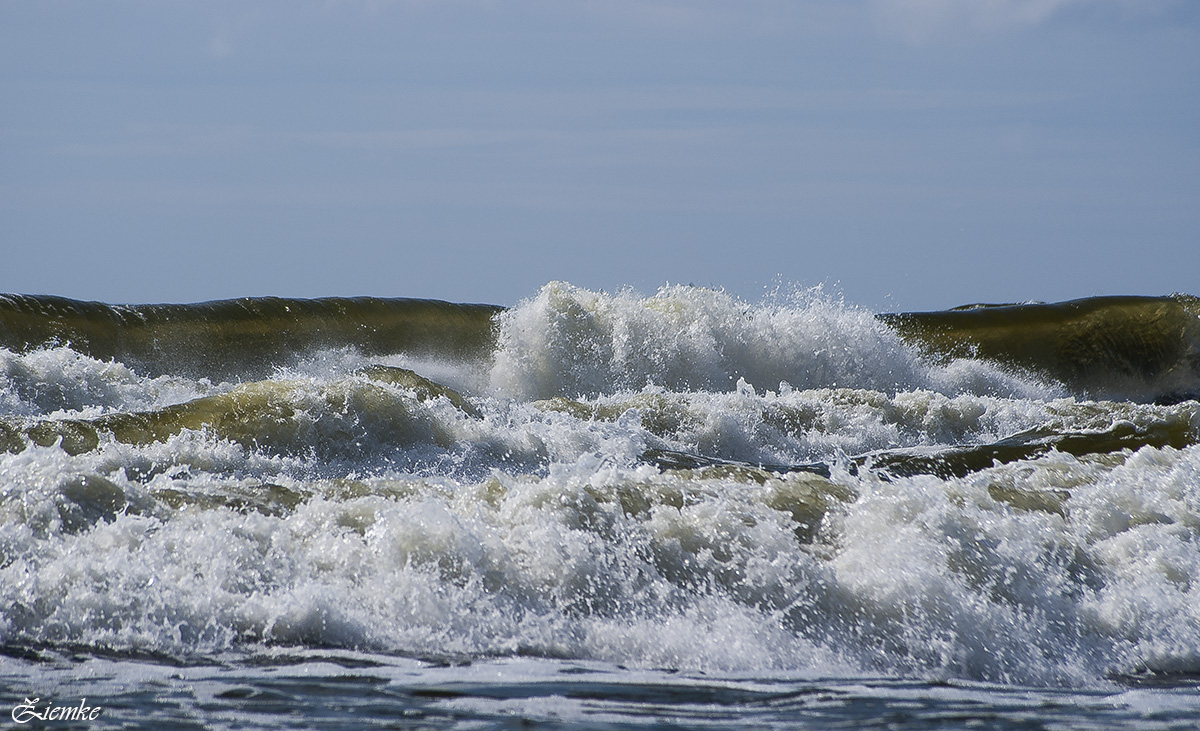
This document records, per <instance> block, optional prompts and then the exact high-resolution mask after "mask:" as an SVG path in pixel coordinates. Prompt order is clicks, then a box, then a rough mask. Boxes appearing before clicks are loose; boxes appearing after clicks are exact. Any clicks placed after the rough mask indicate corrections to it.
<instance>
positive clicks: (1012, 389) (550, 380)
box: [492, 282, 1062, 398]
mask: <svg viewBox="0 0 1200 731" xmlns="http://www.w3.org/2000/svg"><path fill="white" fill-rule="evenodd" d="M775 299H776V300H782V301H776V302H769V303H766V304H761V305H750V304H747V303H745V302H743V301H740V300H738V299H737V298H735V297H733V296H732V295H729V294H727V293H725V292H722V291H718V290H710V289H701V288H696V287H681V286H673V287H664V288H663V289H662V290H660V291H659V292H658V293H657V294H656V295H654V296H653V297H648V298H646V297H642V296H640V295H638V294H636V293H633V292H621V293H618V294H615V295H612V294H606V293H598V292H591V291H588V290H583V289H579V288H576V287H573V286H571V285H569V284H565V283H561V282H552V283H550V284H548V285H546V286H545V287H543V288H542V290H541V292H539V293H538V296H537V297H536V298H534V299H532V300H529V301H526V302H523V303H521V304H520V305H518V306H517V307H515V308H513V309H512V310H509V311H507V312H505V313H504V314H503V315H501V318H500V344H499V348H498V350H497V355H496V364H495V368H494V370H493V372H492V379H493V385H494V386H496V387H497V388H498V389H500V391H501V392H503V393H506V394H510V395H512V396H515V397H517V398H548V397H551V396H578V395H595V394H601V393H612V392H613V391H619V390H640V389H642V388H644V387H646V386H659V387H662V388H666V389H669V390H674V391H687V390H699V391H729V390H732V389H733V388H734V387H735V385H736V383H737V381H738V380H739V379H742V380H744V381H746V382H747V383H751V384H753V385H755V386H757V387H759V388H769V389H775V388H777V387H778V386H779V384H780V383H781V382H786V383H788V384H790V385H791V386H792V387H794V388H805V389H808V388H825V387H837V386H850V387H854V388H866V389H873V390H880V391H896V390H913V389H927V388H934V389H939V390H945V391H949V392H958V391H967V392H974V393H989V394H993V395H1006V396H1018V397H1024V398H1029V397H1033V396H1035V395H1036V396H1045V395H1048V394H1054V395H1061V393H1062V392H1061V391H1056V390H1054V389H1053V387H1050V386H1046V385H1043V384H1040V383H1037V382H1032V381H1028V380H1022V379H1020V378H1018V377H1017V376H1014V375H1012V374H1008V373H1004V372H1003V371H1001V370H1000V369H998V368H996V367H995V366H990V365H987V364H984V363H980V362H977V361H975V362H962V361H960V362H957V363H953V364H951V365H950V366H948V367H930V366H929V365H927V364H925V363H923V362H922V361H921V359H920V358H919V356H918V354H917V353H916V352H915V351H913V350H912V349H911V348H909V347H908V346H906V345H905V344H904V343H903V342H902V341H901V340H900V339H899V337H897V336H896V335H895V334H894V333H893V332H892V331H891V330H889V329H888V328H887V327H886V326H885V325H883V324H882V323H880V322H879V321H878V320H877V319H876V318H875V316H874V315H873V314H872V313H870V312H868V311H866V310H860V309H857V308H853V307H849V306H846V305H845V304H843V303H840V302H837V301H834V300H832V299H830V298H829V297H827V296H826V295H824V294H823V293H822V292H820V291H819V290H817V291H812V290H810V291H798V292H796V293H794V294H793V295H792V296H791V297H787V298H785V297H782V296H777V297H776V298H775Z"/></svg>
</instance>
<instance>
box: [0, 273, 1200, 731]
mask: <svg viewBox="0 0 1200 731" xmlns="http://www.w3.org/2000/svg"><path fill="white" fill-rule="evenodd" d="M1198 398H1200V300H1197V299H1196V298H1195V297H1192V296H1189V295H1187V294H1170V295H1164V296H1161V297H1158V296H1156V297H1143V296H1136V297H1135V296H1105V297H1092V298H1087V299H1080V300H1072V301H1067V302H1053V303H1038V302H1022V303H989V304H969V303H968V304H964V306H962V307H958V308H955V309H950V310H944V311H938V312H889V313H879V312H873V311H870V310H868V309H865V308H862V307H859V306H856V305H853V304H851V303H847V302H845V301H844V300H843V299H842V298H841V297H839V296H837V295H836V294H833V293H830V292H827V291H825V290H823V289H821V288H816V289H808V288H803V287H795V288H792V289H786V288H780V289H779V290H776V291H773V292H770V293H768V294H766V295H764V296H763V297H762V298H761V299H759V300H755V301H750V300H746V299H743V298H741V297H739V296H737V295H734V294H732V293H730V292H727V291H723V290H720V289H713V288H703V287H694V286H664V287H663V288H661V289H660V290H659V291H657V292H655V293H654V294H652V295H646V294H643V293H639V292H635V291H633V290H620V291H613V292H608V291H596V290H589V289H586V288H582V287H578V286H574V285H571V284H569V283H565V282H551V283H548V284H546V285H545V286H543V287H542V288H541V289H540V290H539V291H536V292H532V293H531V294H530V296H529V297H527V298H526V299H524V300H521V301H520V302H518V303H517V304H515V305H514V306H511V307H498V306H491V305H486V304H465V303H450V302H442V301H435V300H422V299H404V298H390V299H389V298H370V297H332V298H321V299H283V298H271V297H258V298H253V297H252V298H244V299H233V300H220V301H213V302H203V303H197V304H105V303H97V302H84V301H78V300H73V299H67V298H63V297H54V296H38V295H19V294H12V295H3V296H0V725H3V726H4V727H6V728H74V729H118V728H119V729H140V728H146V729H150V728H181V729H307V728H330V729H333V728H337V729H408V728H430V729H433V728H450V729H491V728H522V729H525V728H545V729H560V728H561V729H565V728H597V729H643V728H646V729H650V728H653V729H670V728H678V729H694V728H699V729H705V728H709V729H720V728H766V729H770V728H779V729H792V728H797V729H961V728H972V729H1061V730H1067V729H1139V730H1143V729H1151V730H1154V729H1164V730H1165V729H1195V728H1198V727H1200V401H1198V400H1197V399H1198Z"/></svg>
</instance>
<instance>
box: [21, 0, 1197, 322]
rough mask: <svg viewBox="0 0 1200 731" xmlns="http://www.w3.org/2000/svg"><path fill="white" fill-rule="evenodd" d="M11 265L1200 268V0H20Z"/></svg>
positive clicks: (629, 281)
mask: <svg viewBox="0 0 1200 731" xmlns="http://www.w3.org/2000/svg"><path fill="white" fill-rule="evenodd" d="M0 256H2V259H0V292H11V293H25V294H56V295H62V296H67V297H74V298H79V299H88V300H100V301H106V302H115V303H138V302H141V303H147V302H197V301H204V300H211V299H221V298H229V297H243V296H268V295H269V296H289V297H322V296H356V295H370V296H379V297H429V298H436V299H444V300H451V301H459V302H487V303H492V304H500V305H513V304H516V303H517V302H519V301H520V300H522V299H524V298H529V297H533V296H535V295H536V293H537V291H538V289H539V288H540V287H541V286H542V285H544V284H545V283H547V282H549V281H553V280H563V281H567V282H571V283H572V284H575V285H578V286H580V287H585V288H588V289H595V290H604V291H617V290H620V289H622V288H625V287H630V288H633V289H635V290H637V291H639V292H642V293H644V294H653V293H654V292H655V291H656V290H657V289H658V288H659V287H661V286H663V285H665V284H695V285H698V286H706V287H718V288H723V289H725V290H727V291H729V292H732V293H734V294H735V295H736V296H738V297H741V298H744V299H746V300H748V301H750V302H756V301H759V300H761V299H762V298H763V297H764V296H767V294H768V293H769V292H772V291H792V290H793V289H804V288H810V287H816V286H820V287H822V288H823V289H824V291H826V292H828V293H831V294H833V295H835V296H839V297H843V298H844V299H845V300H846V301H847V302H849V303H852V304H855V305H859V306H863V307H868V308H871V309H874V310H879V311H900V310H932V309H942V308H945V307H953V306H956V305H961V304H966V303H973V302H1019V301H1030V300H1041V301H1058V300H1065V299H1072V298H1076V297H1086V296H1093V295H1105V294H1152V295H1159V294H1168V293H1171V292H1188V293H1193V294H1198V295H1200V3H1198V2H1195V1H1194V0H812V1H805V0H790V1H788V0H741V1H739V2H730V1H729V0H695V1H692V2H683V1H676V0H641V1H638V2H634V1H631V0H604V1H595V2H593V1H590V0H576V1H572V0H541V1H534V0H509V1H504V2H501V1H499V0H462V1H458V0H394V1H389V0H361V1H357V0H340V1H332V0H330V1H323V2H313V1H307V0H286V1H282V0H281V1H264V2H254V1H253V0H251V1H239V2H226V1H224V0H211V1H208V2H203V3H196V2H175V1H171V0H153V1H150V0H146V1H128V2H126V1H121V0H114V1H111V2H103V3H96V2H92V1H90V0H88V1H78V0H59V1H57V2H48V1H44V0H0Z"/></svg>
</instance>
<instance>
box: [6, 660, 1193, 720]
mask: <svg viewBox="0 0 1200 731" xmlns="http://www.w3.org/2000/svg"><path fill="white" fill-rule="evenodd" d="M0 671H2V672H0V679H2V680H3V682H4V683H5V684H6V685H9V684H13V685H18V684H28V685H30V686H36V687H39V688H45V689H53V690H54V693H55V700H57V701H58V703H59V704H61V705H78V702H79V700H80V699H85V700H86V702H87V703H88V704H89V705H91V706H97V705H98V706H100V708H101V709H102V710H101V712H100V713H99V714H97V718H96V720H94V721H89V722H86V723H77V724H74V725H75V726H76V727H81V728H166V727H170V728H195V729H206V728H230V729H290V728H295V729H307V728H340V729H379V728H385V729H386V728H531V727H532V728H578V727H589V728H735V727H736V728H801V729H840V728H844V729H899V728H902V729H961V728H984V729H1147V730H1150V731H1156V730H1159V729H1191V728H1195V722H1196V718H1197V714H1200V694H1198V693H1197V689H1196V684H1195V683H1194V682H1191V683H1189V682H1171V683H1166V684H1153V683H1152V684H1143V683H1139V682H1137V681H1135V680H1133V679H1126V682H1125V683H1121V684H1113V685H1112V686H1110V687H1108V688H1092V689H1086V690H1084V689H1062V688H1030V687H1020V686H1011V685H997V684H988V683H979V682H970V681H962V680H946V681H933V682H931V681H926V680H914V679H902V678H887V677H861V676H859V677H855V676H848V677H809V676H806V675H802V674H789V673H765V674H764V673H738V674H727V675H721V674H718V675H708V674H705V673H696V672H691V673H689V672H679V671H664V670H653V669H631V668H626V667H621V666H616V665H609V664H605V663H598V662H583V661H571V660H555V659H546V658H500V659H483V660H476V661H467V660H465V659H458V660H456V661H447V660H436V661H435V660H416V659H408V658H400V657H394V656H381V655H371V654H366V653H357V652H348V651H311V650H307V651H306V650H297V649H278V650H275V651H271V652H267V653H264V654H261V655H257V656H252V657H240V658H236V659H235V658H229V657H227V658H222V659H220V660H213V661H210V662H206V663H203V664H192V665H184V666H181V665H177V664H173V663H169V662H163V661H161V660H159V661H154V660H147V659H129V658H113V657H97V656H95V655H90V654H81V655H76V654H71V653H56V654H55V655H54V656H52V657H51V656H45V657H42V658H40V659H39V660H38V661H36V662H30V661H28V660H24V661H22V660H16V659H11V658H10V659H6V660H5V661H3V662H2V663H0ZM2 700H3V702H4V703H5V705H6V707H8V708H12V707H14V706H15V705H17V704H20V703H22V702H24V701H25V699H24V698H21V697H20V694H17V695H16V696H12V695H11V694H7V695H6V696H5V697H3V699H2ZM47 700H48V699H47V698H46V696H45V695H43V697H42V699H41V701H42V703H41V704H40V705H39V706H38V709H39V710H40V711H43V712H44V708H45V704H46V701H47ZM7 720H8V719H7V718H6V719H5V721H7ZM25 726H26V727H37V726H38V722H37V721H36V720H35V721H33V722H32V723H31V724H25ZM46 726H47V727H59V728H65V727H71V726H72V722H70V721H66V722H47V723H46Z"/></svg>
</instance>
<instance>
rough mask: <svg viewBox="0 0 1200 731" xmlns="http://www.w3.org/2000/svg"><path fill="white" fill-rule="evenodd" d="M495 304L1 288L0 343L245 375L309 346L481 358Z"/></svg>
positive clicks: (489, 342)
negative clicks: (152, 298)
mask: <svg viewBox="0 0 1200 731" xmlns="http://www.w3.org/2000/svg"><path fill="white" fill-rule="evenodd" d="M500 309H501V308H499V307H494V306H491V305H469V304H452V303H449V302H441V301H437V300H420V299H379V298H373V297H331V298H324V299H281V298H277V297H256V298H244V299H236V300H219V301H214V302H204V303H200V304H192V305H175V304H163V305H108V304H103V303H99V302H81V301H78V300H71V299H66V298H62V297H49V296H28V295H4V296H0V347H5V348H9V349H12V350H15V351H26V350H29V349H32V348H36V347H39V346H42V345H46V344H50V343H60V344H63V343H69V344H70V346H71V348H72V349H74V350H76V351H77V352H80V353H84V354H87V355H89V356H91V357H94V358H98V359H101V360H119V361H121V362H123V363H127V364H137V365H139V366H141V367H143V368H145V369H147V370H148V371H150V372H156V373H161V372H167V371H177V372H183V373H187V374H189V375H203V376H209V377H221V378H224V377H231V376H239V377H242V378H246V377H253V376H256V375H259V376H261V375H263V374H265V373H269V371H270V369H271V368H272V367H273V366H276V365H280V364H285V363H287V362H289V361H290V360H292V359H293V358H295V356H296V355H298V354H302V353H304V352H306V351H310V350H313V349H316V348H331V347H354V348H357V349H359V350H360V351H362V352H363V353H366V354H384V353H399V352H404V353H410V354H413V355H436V356H441V357H449V358H463V359H472V358H482V357H486V356H487V355H488V354H490V352H491V350H492V348H493V347H494V335H493V332H492V329H493V318H494V316H495V315H496V314H497V313H498V312H499V311H500Z"/></svg>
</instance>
